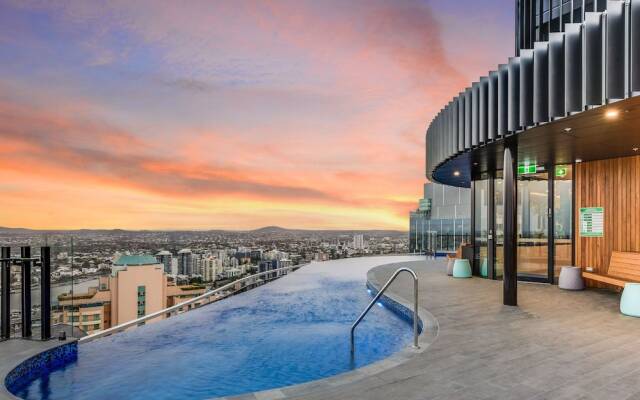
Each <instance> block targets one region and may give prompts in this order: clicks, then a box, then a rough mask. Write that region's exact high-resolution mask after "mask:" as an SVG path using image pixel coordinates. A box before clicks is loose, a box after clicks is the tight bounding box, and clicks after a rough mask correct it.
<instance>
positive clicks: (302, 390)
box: [209, 261, 440, 400]
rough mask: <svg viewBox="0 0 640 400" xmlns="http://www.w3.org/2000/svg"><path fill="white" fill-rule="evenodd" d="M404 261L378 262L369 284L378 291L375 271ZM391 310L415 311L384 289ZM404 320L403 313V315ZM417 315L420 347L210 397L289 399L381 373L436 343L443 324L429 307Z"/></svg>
mask: <svg viewBox="0 0 640 400" xmlns="http://www.w3.org/2000/svg"><path fill="white" fill-rule="evenodd" d="M404 263H412V261H406V262H400V263H386V264H381V265H376V266H375V267H373V268H371V269H370V270H369V271H368V272H367V282H366V287H370V286H373V289H375V290H379V289H380V288H381V287H382V285H383V283H381V282H380V281H379V280H378V279H377V278H376V277H375V273H374V270H376V269H378V268H382V267H386V266H388V265H397V266H398V268H400V267H402V264H404ZM380 299H381V300H382V302H383V304H385V306H387V308H389V309H390V310H391V311H392V312H394V313H396V314H398V313H399V312H402V311H400V310H395V309H394V307H388V305H389V300H390V301H391V302H392V303H396V304H399V305H400V306H402V307H403V308H404V309H405V310H406V311H408V312H410V313H413V311H411V310H413V304H411V303H410V302H409V301H407V300H406V299H404V298H403V297H401V296H398V295H396V294H394V293H391V292H385V293H384V294H383V295H382V296H381V298H380ZM400 317H401V318H403V319H404V316H403V315H400ZM418 318H419V319H420V322H421V326H422V330H421V332H420V335H419V336H418V346H419V348H418V349H415V348H413V347H412V346H407V347H405V348H403V349H401V350H399V351H397V352H395V353H393V354H391V355H390V356H389V357H386V358H384V359H382V360H379V361H376V362H374V363H371V364H368V365H365V366H363V367H360V368H357V369H354V370H352V371H348V372H343V373H340V374H337V375H333V376H330V377H327V378H322V379H317V380H313V381H309V382H304V383H299V384H296V385H290V386H283V387H280V388H274V389H268V390H262V391H259V392H252V393H245V394H241V395H236V396H226V397H213V398H211V399H209V400H279V399H288V398H293V397H295V398H297V397H301V396H304V395H310V394H313V393H318V392H323V391H327V390H332V389H335V388H336V387H339V386H342V385H346V384H351V383H354V382H357V381H359V380H362V379H365V378H368V377H371V376H374V375H378V374H379V373H381V372H384V371H387V370H390V369H392V368H395V367H397V366H399V365H401V364H404V363H405V362H407V361H409V360H410V359H412V358H413V357H415V356H417V355H418V354H421V353H423V352H424V351H426V350H427V349H428V348H429V346H430V345H431V344H432V343H433V342H435V340H436V339H437V338H438V335H439V332H440V326H439V324H438V320H437V318H436V317H435V316H434V315H433V314H431V313H430V312H429V311H428V310H427V309H425V308H423V307H421V306H418Z"/></svg>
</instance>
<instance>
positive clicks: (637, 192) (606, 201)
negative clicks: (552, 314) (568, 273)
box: [574, 156, 640, 273]
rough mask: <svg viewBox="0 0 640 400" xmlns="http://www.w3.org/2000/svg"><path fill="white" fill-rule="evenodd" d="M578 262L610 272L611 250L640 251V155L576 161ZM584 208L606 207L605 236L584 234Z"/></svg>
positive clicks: (576, 244) (595, 269) (598, 271)
mask: <svg viewBox="0 0 640 400" xmlns="http://www.w3.org/2000/svg"><path fill="white" fill-rule="evenodd" d="M574 179H575V180H576V186H575V190H576V207H575V218H574V221H575V227H574V229H575V231H574V232H575V238H576V241H575V251H576V255H575V259H576V265H579V266H582V267H583V268H584V267H587V266H590V267H593V270H594V272H596V273H606V271H607V267H608V265H609V259H610V258H611V252H612V251H614V250H617V251H636V252H640V156H634V157H624V158H614V159H609V160H600V161H591V162H583V163H579V164H576V168H575V175H574ZM580 207H604V221H605V228H604V237H602V238H583V237H580V226H579V224H580V220H579V219H580Z"/></svg>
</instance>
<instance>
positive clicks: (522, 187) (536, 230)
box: [518, 171, 549, 281]
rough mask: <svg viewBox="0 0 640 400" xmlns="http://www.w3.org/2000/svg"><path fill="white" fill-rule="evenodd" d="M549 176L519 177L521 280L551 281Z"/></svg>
mask: <svg viewBox="0 0 640 400" xmlns="http://www.w3.org/2000/svg"><path fill="white" fill-rule="evenodd" d="M548 185H549V183H548V172H546V171H545V172H536V173H531V174H523V175H519V176H518V279H522V280H539V281H548V280H549V272H548V271H549V259H548V254H549V251H548V246H549V187H548Z"/></svg>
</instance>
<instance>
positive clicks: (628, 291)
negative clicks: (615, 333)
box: [620, 283, 640, 317]
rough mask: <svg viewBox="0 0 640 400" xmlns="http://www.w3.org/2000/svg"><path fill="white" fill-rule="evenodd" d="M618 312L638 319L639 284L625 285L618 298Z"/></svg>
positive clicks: (639, 307) (639, 305)
mask: <svg viewBox="0 0 640 400" xmlns="http://www.w3.org/2000/svg"><path fill="white" fill-rule="evenodd" d="M620 312H621V313H623V314H624V315H629V316H631V317H640V283H626V284H625V285H624V290H623V291H622V297H621V298H620Z"/></svg>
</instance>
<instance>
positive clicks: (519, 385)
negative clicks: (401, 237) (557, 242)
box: [241, 261, 640, 400]
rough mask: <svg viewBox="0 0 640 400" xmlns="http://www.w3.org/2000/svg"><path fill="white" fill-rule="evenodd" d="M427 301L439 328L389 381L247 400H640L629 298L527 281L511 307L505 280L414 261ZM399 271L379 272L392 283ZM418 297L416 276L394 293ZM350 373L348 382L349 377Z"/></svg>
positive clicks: (298, 389)
mask: <svg viewBox="0 0 640 400" xmlns="http://www.w3.org/2000/svg"><path fill="white" fill-rule="evenodd" d="M402 265H403V266H409V267H411V268H413V269H414V270H416V272H417V273H418V275H419V279H420V303H421V306H422V307H423V308H425V309H426V310H428V311H430V312H431V313H432V314H433V315H434V316H435V317H436V318H437V320H438V323H439V335H438V337H437V339H436V340H435V341H434V342H433V343H431V344H430V346H429V348H428V349H427V350H426V351H423V352H421V353H416V354H414V355H413V357H410V358H408V359H407V360H406V361H405V362H403V363H401V364H399V365H396V366H395V367H393V368H391V369H386V370H383V371H381V372H379V373H371V374H362V375H364V376H362V375H360V376H358V377H357V378H355V379H352V381H351V382H347V383H344V384H340V385H336V386H332V387H330V388H329V387H327V385H323V384H322V381H317V382H315V383H313V384H307V385H300V386H294V387H290V388H283V389H280V390H277V391H271V392H262V393H261V394H253V395H248V396H241V398H265V399H269V398H288V399H309V400H311V399H318V400H320V399H322V400H327V399H367V400H375V399H381V400H382V399H385V400H387V399H407V400H410V399H532V400H533V399H636V398H637V399H640V334H639V332H640V319H636V318H632V317H626V316H623V315H621V314H620V313H619V309H618V306H619V295H618V294H616V293H614V292H610V291H603V290H586V291H582V292H568V291H563V290H560V289H558V287H557V286H551V285H543V284H531V283H529V284H527V283H519V285H518V289H519V304H520V305H519V307H507V306H503V305H502V282H500V281H489V280H485V279H480V278H472V279H454V278H450V277H447V276H446V275H445V272H444V271H445V265H444V262H442V261H425V262H411V263H404V264H402ZM398 266H399V264H395V265H391V266H381V267H377V268H375V269H374V270H372V271H371V272H370V275H372V276H373V277H375V279H377V280H378V281H379V282H384V281H385V280H386V279H387V278H388V277H389V276H390V275H391V273H392V272H393V271H394V270H395V269H396V268H397V267H398ZM390 290H391V291H392V292H393V293H394V294H396V295H398V296H401V297H403V298H404V299H407V300H408V299H411V298H412V297H411V290H412V284H411V281H410V279H408V277H402V278H398V280H397V282H396V283H394V284H393V286H392V287H391V289H390ZM348 375H349V374H347V376H348Z"/></svg>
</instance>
